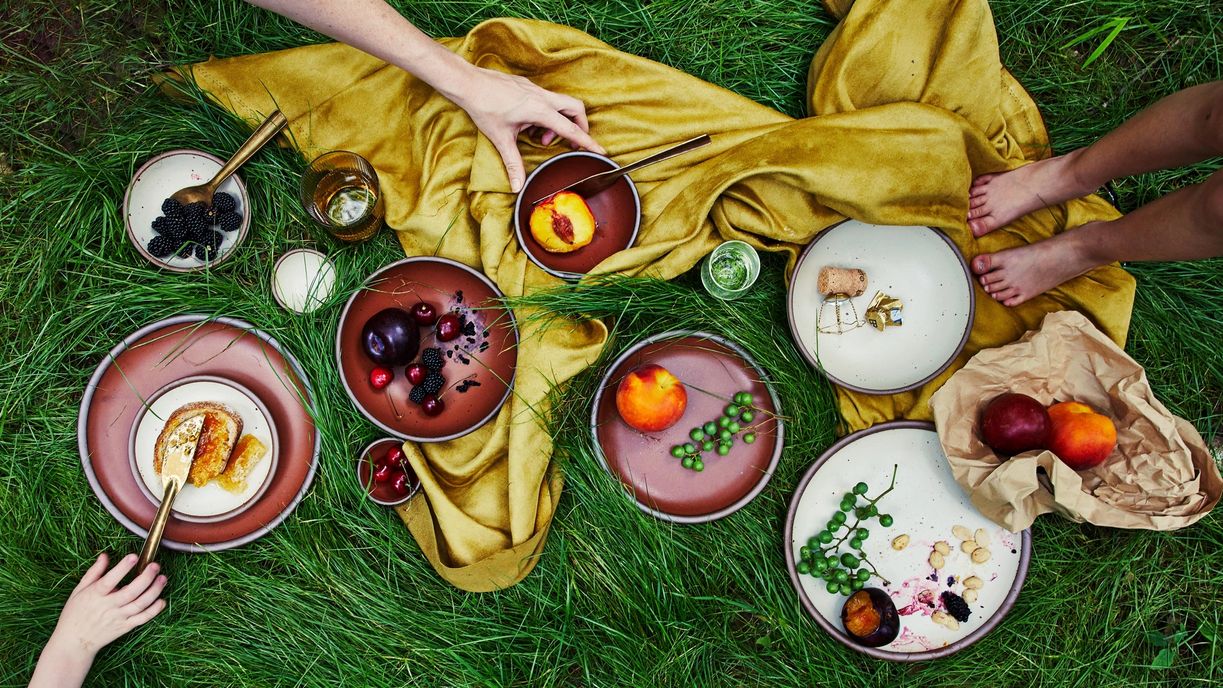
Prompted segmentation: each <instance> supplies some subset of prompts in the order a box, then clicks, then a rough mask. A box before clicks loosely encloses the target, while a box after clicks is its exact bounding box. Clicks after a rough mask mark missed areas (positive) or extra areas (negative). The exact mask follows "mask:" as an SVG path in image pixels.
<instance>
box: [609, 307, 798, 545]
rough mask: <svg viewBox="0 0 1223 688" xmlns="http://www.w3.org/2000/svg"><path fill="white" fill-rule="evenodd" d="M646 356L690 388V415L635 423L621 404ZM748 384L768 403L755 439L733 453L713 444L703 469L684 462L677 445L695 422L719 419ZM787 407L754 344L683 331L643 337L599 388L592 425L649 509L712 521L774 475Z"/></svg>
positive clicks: (617, 472)
mask: <svg viewBox="0 0 1223 688" xmlns="http://www.w3.org/2000/svg"><path fill="white" fill-rule="evenodd" d="M646 363H653V364H656V365H660V366H662V367H664V368H666V369H667V370H669V371H671V373H672V374H673V375H675V376H676V377H678V378H679V379H680V381H681V382H683V383H684V385H685V387H686V388H687V391H688V405H687V408H686V409H685V411H684V416H683V417H682V418H681V419H680V420H679V422H678V423H676V424H675V425H673V426H671V427H669V428H667V429H666V430H662V431H659V432H653V433H642V432H639V431H637V430H634V429H633V428H631V427H629V426H628V425H627V424H626V423H625V422H624V421H623V420H621V418H620V413H619V411H618V410H617V409H616V389H617V387H619V385H620V382H621V380H623V379H624V376H625V375H627V374H628V373H630V372H631V371H632V370H633V369H635V368H637V367H639V366H641V365H644V364H646ZM741 391H748V392H751V394H752V397H753V398H754V399H755V406H756V407H757V408H759V409H762V411H759V412H757V413H756V418H755V419H754V420H753V422H752V425H755V426H756V437H757V439H756V441H755V443H753V444H745V443H744V442H742V441H741V440H739V441H736V442H735V443H734V446H733V448H732V449H731V451H730V454H729V455H727V456H718V455H717V454H715V453H713V452H706V453H705V454H704V457H705V458H704V464H705V470H704V471H702V472H700V473H698V472H696V471H693V470H690V469H687V468H684V467H683V466H682V465H681V464H680V460H679V459H676V458H674V457H673V456H671V454H670V449H671V447H672V446H674V445H676V444H683V443H685V442H689V441H690V439H689V437H688V432H689V431H690V430H691V429H692V428H694V427H695V426H697V425H703V424H704V423H705V422H707V421H711V420H716V419H717V418H718V417H719V416H720V415H721V414H722V411H723V409H724V408H725V407H726V406H727V404H729V403H730V398H731V397H733V396H734V395H735V394H736V393H738V392H741ZM780 415H781V403H780V402H779V401H778V399H777V394H776V393H775V392H774V391H773V388H772V386H771V385H770V384H769V383H768V380H767V378H766V376H765V374H764V371H762V370H761V369H760V367H759V366H757V365H756V363H755V361H753V360H752V358H751V356H749V355H748V354H747V352H746V351H744V350H743V349H741V348H740V347H739V346H738V345H736V344H734V343H732V342H730V341H727V340H726V339H723V338H722V337H718V336H717V335H712V334H706V333H703V332H692V331H675V332H664V333H662V334H659V335H655V336H653V337H649V338H647V339H645V340H643V341H641V342H640V343H638V344H637V345H635V346H633V347H632V348H631V349H629V350H628V351H626V352H624V354H622V355H621V356H620V357H619V358H617V359H616V360H615V361H614V362H613V363H612V364H611V367H610V368H609V369H608V371H607V374H606V375H605V376H604V377H603V381H602V382H601V383H600V384H599V391H598V393H597V394H596V395H595V400H594V407H593V409H592V411H591V432H592V433H593V435H594V443H595V447H596V449H597V452H598V456H599V460H600V461H601V462H602V463H603V466H604V467H605V468H607V470H608V471H610V472H611V474H612V475H614V476H616V478H618V479H619V480H620V481H621V482H622V483H624V486H625V487H626V488H627V489H628V492H629V494H630V496H631V497H633V499H634V500H635V501H636V503H637V506H638V507H640V508H641V510H642V511H645V512H646V513H649V514H652V515H654V516H657V517H658V518H661V519H664V520H668V521H674V522H676V523H704V522H706V521H713V520H716V519H719V518H722V517H723V516H727V515H729V514H732V513H734V512H735V511H738V510H739V509H741V508H742V507H743V506H744V505H746V504H747V503H748V502H750V501H752V499H754V498H755V497H756V495H757V494H759V493H760V491H761V490H763V489H764V486H765V485H766V484H767V483H768V482H769V478H771V477H772V475H773V469H774V468H775V467H776V466H777V461H778V459H779V458H780V457H781V448H782V445H783V440H784V436H785V426H784V423H783V422H782V421H781V418H780V417H779V416H780Z"/></svg>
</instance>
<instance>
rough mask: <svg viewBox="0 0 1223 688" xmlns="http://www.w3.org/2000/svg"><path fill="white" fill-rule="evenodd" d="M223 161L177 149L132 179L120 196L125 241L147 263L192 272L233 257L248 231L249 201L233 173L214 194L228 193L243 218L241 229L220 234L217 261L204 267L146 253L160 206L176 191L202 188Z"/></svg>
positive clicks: (198, 262)
mask: <svg viewBox="0 0 1223 688" xmlns="http://www.w3.org/2000/svg"><path fill="white" fill-rule="evenodd" d="M223 164H225V161H223V160H221V159H220V158H218V157H217V156H215V155H212V154H210V153H205V152H203V151H197V150H189V149H180V150H172V151H166V152H165V153H162V154H160V155H157V156H155V157H153V158H152V159H150V160H149V161H148V162H146V163H144V165H142V166H141V167H140V169H139V170H137V171H136V174H135V175H133V176H132V181H131V183H129V184H128V186H127V193H125V194H124V195H123V218H124V221H125V222H126V224H127V237H128V239H130V240H131V242H132V245H134V246H135V247H136V250H137V251H139V252H140V255H142V256H144V257H145V258H146V259H148V261H149V262H150V263H153V264H154V265H157V266H160V267H163V268H165V269H167V270H170V271H172V272H195V271H198V270H203V269H204V268H206V267H216V266H217V265H218V264H220V263H221V262H222V261H224V260H225V259H226V258H228V257H229V256H230V254H231V253H233V249H234V247H236V246H237V245H238V244H239V243H241V242H242V240H243V239H245V238H246V232H247V230H248V228H249V227H250V222H251V218H250V212H249V211H250V199H249V197H248V196H247V195H246V185H245V184H243V183H242V180H241V179H240V178H239V177H238V175H237V174H236V173H235V174H233V175H231V176H230V177H229V179H226V180H225V183H224V184H221V186H220V187H218V188H217V193H221V192H224V193H227V194H229V195H230V196H233V197H234V200H235V201H237V204H238V205H237V209H236V210H237V212H238V213H239V214H240V215H241V216H242V225H241V226H240V227H238V229H236V230H234V231H232V232H221V236H222V237H223V238H224V240H223V241H222V242H221V248H220V249H219V250H218V252H217V257H216V258H214V259H213V260H212V261H211V262H208V263H205V262H204V261H202V260H197V259H196V257H195V256H194V255H192V256H190V257H188V258H179V257H177V256H175V255H171V256H170V257H169V258H156V257H154V256H153V254H151V253H149V249H148V245H149V240H150V239H152V238H153V237H154V236H156V235H157V233H156V232H154V231H153V220H155V219H156V218H157V217H159V216H160V215H161V214H162V212H161V204H162V203H163V202H164V201H165V200H166V199H167V198H169V197H170V196H171V194H173V193H174V192H175V191H178V190H179V189H182V188H185V187H188V186H195V185H196V184H204V183H206V182H208V180H210V179H212V178H213V176H215V175H216V173H217V172H219V171H220V169H221V165H223Z"/></svg>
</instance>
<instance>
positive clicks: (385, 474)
mask: <svg viewBox="0 0 1223 688" xmlns="http://www.w3.org/2000/svg"><path fill="white" fill-rule="evenodd" d="M394 472H395V469H394V468H391V467H390V466H388V465H386V464H382V465H381V466H379V467H378V470H376V471H374V482H378V483H384V482H386V481H388V480H390V479H391V475H392V474H393V473H394Z"/></svg>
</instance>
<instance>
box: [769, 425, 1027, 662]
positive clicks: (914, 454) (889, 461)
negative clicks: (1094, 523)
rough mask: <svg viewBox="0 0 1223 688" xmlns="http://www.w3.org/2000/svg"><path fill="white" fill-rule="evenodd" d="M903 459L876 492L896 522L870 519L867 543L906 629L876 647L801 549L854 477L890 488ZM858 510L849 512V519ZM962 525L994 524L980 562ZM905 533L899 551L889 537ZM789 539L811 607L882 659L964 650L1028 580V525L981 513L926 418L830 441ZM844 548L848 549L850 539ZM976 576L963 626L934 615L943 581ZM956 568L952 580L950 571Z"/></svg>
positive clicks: (806, 482) (791, 559) (957, 582)
mask: <svg viewBox="0 0 1223 688" xmlns="http://www.w3.org/2000/svg"><path fill="white" fill-rule="evenodd" d="M893 466H898V468H897V469H896V489H895V490H894V491H893V492H891V493H890V494H888V495H887V496H885V497H884V498H883V499H882V500H880V501H879V504H878V508H879V511H880V512H881V513H886V514H890V515H891V516H892V517H893V519H894V523H893V525H892V526H891V527H890V528H884V527H882V526H881V525H879V521H878V520H874V519H872V520H871V521H870V522H869V523H868V524H866V527H867V528H868V530H869V531H870V536H869V537H868V538H867V540H866V542H865V547H864V548H863V551H864V552H865V554H866V556H867V557H868V558H869V559H870V561H871V563H873V564H874V565H875V567H876V568H877V569H878V571H879V574H880V576H882V577H884V578H886V579H887V581H888V583H886V584H885V583H884V582H883V581H881V580H880V578H878V577H872V578H871V579H870V580H869V581H867V583H866V585H867V586H868V587H877V588H881V589H883V590H885V591H886V592H887V593H888V594H889V595H890V596H891V598H892V601H893V602H894V603H895V604H896V608H897V610H898V611H899V612H900V628H901V630H900V635H899V636H898V637H897V638H896V640H894V641H892V642H891V643H889V644H888V645H885V646H883V647H879V648H869V647H865V646H863V645H859V644H857V643H855V642H854V641H853V640H851V639H850V638H849V636H848V635H847V634H846V633H845V631H844V629H843V627H842V625H841V607H842V605H843V604H844V602H845V600H846V597H845V596H844V595H839V594H836V595H834V594H832V593H829V592H828V591H827V590H826V589H825V585H826V582H825V581H824V580H823V579H821V578H819V577H818V576H812V575H810V574H799V573H798V570H797V569H796V564H797V562H798V561H799V559H800V554H799V549H800V548H801V547H803V546H804V545H805V544H806V543H807V541H808V539H809V538H811V537H812V536H813V535H815V534H816V533H818V532H819V531H821V530H823V529H824V528H825V527H826V525H827V523H828V520H829V518H831V516H832V514H833V513H835V512H836V511H837V508H838V505H839V504H840V501H841V496H842V495H844V494H845V493H846V492H849V491H850V490H852V488H853V486H854V484H855V483H857V482H859V481H863V482H866V483H867V484H868V485H869V486H870V490H869V492H868V493H867V494H868V496H874V495H877V494H879V492H881V491H882V490H884V489H886V488H887V486H888V484H889V482H890V481H891V476H892V472H893ZM853 520H854V517H853V516H852V515H851V516H850V522H852V521H853ZM955 525H963V526H965V527H966V528H968V529H969V530H970V531H974V532H975V531H976V529H978V528H983V529H985V531H986V533H988V541H989V542H988V549H989V550H990V552H991V556H990V559H989V560H988V561H986V562H984V563H980V564H977V563H973V562H972V560H971V558H970V556H969V555H968V554H967V553H965V552H963V551H962V550H961V549H960V542H961V541H960V540H959V539H958V538H956V537H955V536H954V535H953V534H952V527H953V526H955ZM901 534H907V535H908V536H909V538H910V542H909V545H908V547H906V548H905V549H904V550H901V551H895V550H893V549H892V547H891V541H892V539H893V538H895V537H896V536H898V535H901ZM939 540H946V541H947V543H948V544H949V546H950V548H951V554H949V555H947V557H946V565H945V566H944V568H943V569H942V570H940V571H935V570H934V569H933V568H932V567H931V565H930V563H929V558H930V553H931V551H932V549H933V546H934V543H935V542H937V541H939ZM784 546H785V550H786V564H787V567H788V568H789V570H790V578H791V580H792V582H793V583H794V586H795V588H796V590H797V591H798V595H799V598H800V600H801V601H802V604H803V606H804V607H805V608H806V610H807V612H808V613H809V614H811V616H812V617H813V618H815V620H816V622H817V623H819V625H820V626H821V627H822V628H823V629H824V630H825V631H827V632H828V633H830V634H831V635H832V636H833V637H835V638H836V639H837V640H839V641H840V642H842V643H844V644H845V645H847V646H849V647H851V648H853V649H855V650H858V651H860V652H864V653H866V654H869V655H871V656H873V657H878V658H880V659H889V660H894V661H918V660H925V659H933V658H937V657H943V656H946V655H949V654H951V653H953V652H957V651H959V650H961V649H963V648H965V647H967V646H969V645H971V644H972V643H974V642H976V641H977V640H978V639H980V638H981V637H983V636H984V635H985V634H986V633H988V632H989V631H990V630H991V629H993V627H994V626H996V625H997V624H998V622H1000V621H1001V620H1002V617H1003V616H1005V615H1006V613H1007V612H1008V611H1009V610H1010V608H1011V606H1012V605H1013V604H1014V603H1015V600H1016V598H1017V597H1018V595H1019V589H1020V588H1021V587H1022V586H1023V580H1024V577H1025V576H1026V575H1027V570H1028V559H1029V557H1030V554H1031V539H1030V534H1029V532H1028V531H1026V530H1025V531H1023V532H1022V533H1010V532H1008V531H1007V530H1006V529H1004V528H1002V527H1000V526H997V525H995V524H994V523H992V522H990V521H989V520H987V519H986V518H985V517H984V516H982V515H981V514H980V513H979V512H978V511H977V510H976V508H974V507H973V506H972V503H971V502H970V501H969V499H968V496H967V495H965V494H964V492H963V491H962V490H961V489H960V486H959V485H958V484H956V482H955V479H954V478H952V476H951V470H950V468H948V466H947V459H946V457H945V456H944V455H943V452H942V448H941V445H940V444H939V440H938V434H937V433H936V432H935V431H934V426H933V425H931V424H929V423H918V422H914V421H899V422H892V423H884V424H882V425H878V426H875V427H873V428H870V429H869V430H863V431H860V432H856V433H854V434H852V435H849V436H847V437H845V438H843V439H841V440H840V441H838V442H837V443H836V444H834V445H832V447H830V448H829V449H828V450H827V451H826V452H824V454H823V455H822V456H821V457H820V458H819V459H818V460H817V461H816V462H815V463H814V464H812V466H811V468H810V469H808V470H807V473H806V475H804V476H803V479H802V481H801V482H800V483H799V485H798V489H797V490H796V491H795V494H794V498H793V500H792V501H791V503H790V512H789V515H788V516H787V519H786V531H785V541H784ZM842 551H848V549H844V550H842ZM970 576H976V577H978V578H980V579H981V580H982V581H984V587H982V588H981V589H980V591H979V599H978V600H977V601H976V602H975V603H973V604H970V605H969V607H970V608H971V611H972V615H971V617H970V618H969V620H968V621H967V622H966V623H961V624H960V626H959V628H958V629H957V630H954V631H952V630H949V629H947V628H945V627H944V626H941V625H939V624H936V623H934V621H932V620H931V614H932V613H933V612H934V611H936V610H938V609H941V608H942V604H941V601H940V599H939V596H940V595H941V593H942V592H943V591H944V590H951V591H952V592H954V593H956V594H963V592H964V586H963V583H962V581H963V580H964V579H965V578H968V577H970ZM949 577H950V580H949Z"/></svg>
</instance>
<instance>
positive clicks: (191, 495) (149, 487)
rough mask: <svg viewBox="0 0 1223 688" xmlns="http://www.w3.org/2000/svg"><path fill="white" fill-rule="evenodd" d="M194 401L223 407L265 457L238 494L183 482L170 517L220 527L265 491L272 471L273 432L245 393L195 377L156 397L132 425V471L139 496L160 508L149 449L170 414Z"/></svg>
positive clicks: (158, 482)
mask: <svg viewBox="0 0 1223 688" xmlns="http://www.w3.org/2000/svg"><path fill="white" fill-rule="evenodd" d="M198 401H215V402H217V403H221V404H225V405H226V406H229V407H230V408H232V409H233V410H234V411H236V412H237V413H238V415H239V416H241V417H242V434H244V435H252V436H253V437H255V439H257V440H259V441H260V442H262V443H263V445H264V446H265V447H267V454H266V455H265V456H264V457H263V459H261V460H260V461H259V463H258V464H257V465H256V466H255V469H254V470H253V471H251V474H250V475H249V476H247V479H246V489H245V490H244V491H243V492H241V493H234V492H230V491H229V490H226V489H225V488H223V487H221V486H220V485H218V484H217V483H216V481H209V482H208V484H206V485H204V486H203V487H196V486H194V485H192V484H191V483H190V482H188V483H187V484H186V485H184V486H183V489H182V491H181V492H179V494H178V498H177V499H175V500H174V508H173V510H172V511H173V513H174V515H175V516H176V517H178V518H180V519H182V520H184V521H197V522H212V521H220V520H224V519H226V518H229V517H231V516H234V515H235V514H238V513H240V512H242V511H243V510H244V509H245V508H246V507H248V506H250V505H251V504H254V503H255V501H256V500H257V499H258V498H259V496H260V495H262V494H263V492H264V490H265V489H267V486H268V483H269V482H270V481H269V480H268V476H270V475H272V474H273V473H274V469H275V468H276V458H277V449H278V442H277V436H276V427H275V426H274V425H273V424H272V423H271V421H270V418H271V414H269V413H268V412H267V410H266V409H265V408H264V406H263V404H262V403H261V402H260V401H259V400H258V399H257V398H256V397H255V395H254V394H252V393H251V391H250V390H248V389H246V388H245V387H243V386H241V385H239V384H237V383H236V382H233V381H231V380H225V379H223V378H218V377H212V376H198V377H191V378H186V379H184V380H179V381H177V382H175V383H173V384H171V385H169V386H167V387H166V388H165V389H162V390H160V391H158V392H156V393H155V394H154V395H153V396H152V397H151V398H150V400H149V403H148V406H147V408H146V409H145V411H144V413H143V414H141V415H140V416H139V418H138V419H137V421H136V426H135V428H134V429H133V432H132V450H131V456H132V471H133V472H134V473H135V474H136V475H137V476H138V477H139V480H137V483H138V484H139V485H140V486H141V488H142V489H143V490H144V492H145V495H146V496H147V497H148V498H149V499H150V500H151V501H152V502H153V503H154V504H160V503H161V498H162V495H163V494H164V492H165V487H164V486H163V485H162V482H161V476H159V475H158V474H157V471H155V470H154V469H153V453H154V452H153V449H154V447H155V445H156V444H157V436H158V435H159V434H161V429H162V428H163V427H164V426H165V421H166V419H167V418H169V417H170V415H171V414H172V413H174V411H175V410H176V409H178V408H179V407H181V406H183V405H184V404H190V403H193V402H198Z"/></svg>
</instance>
